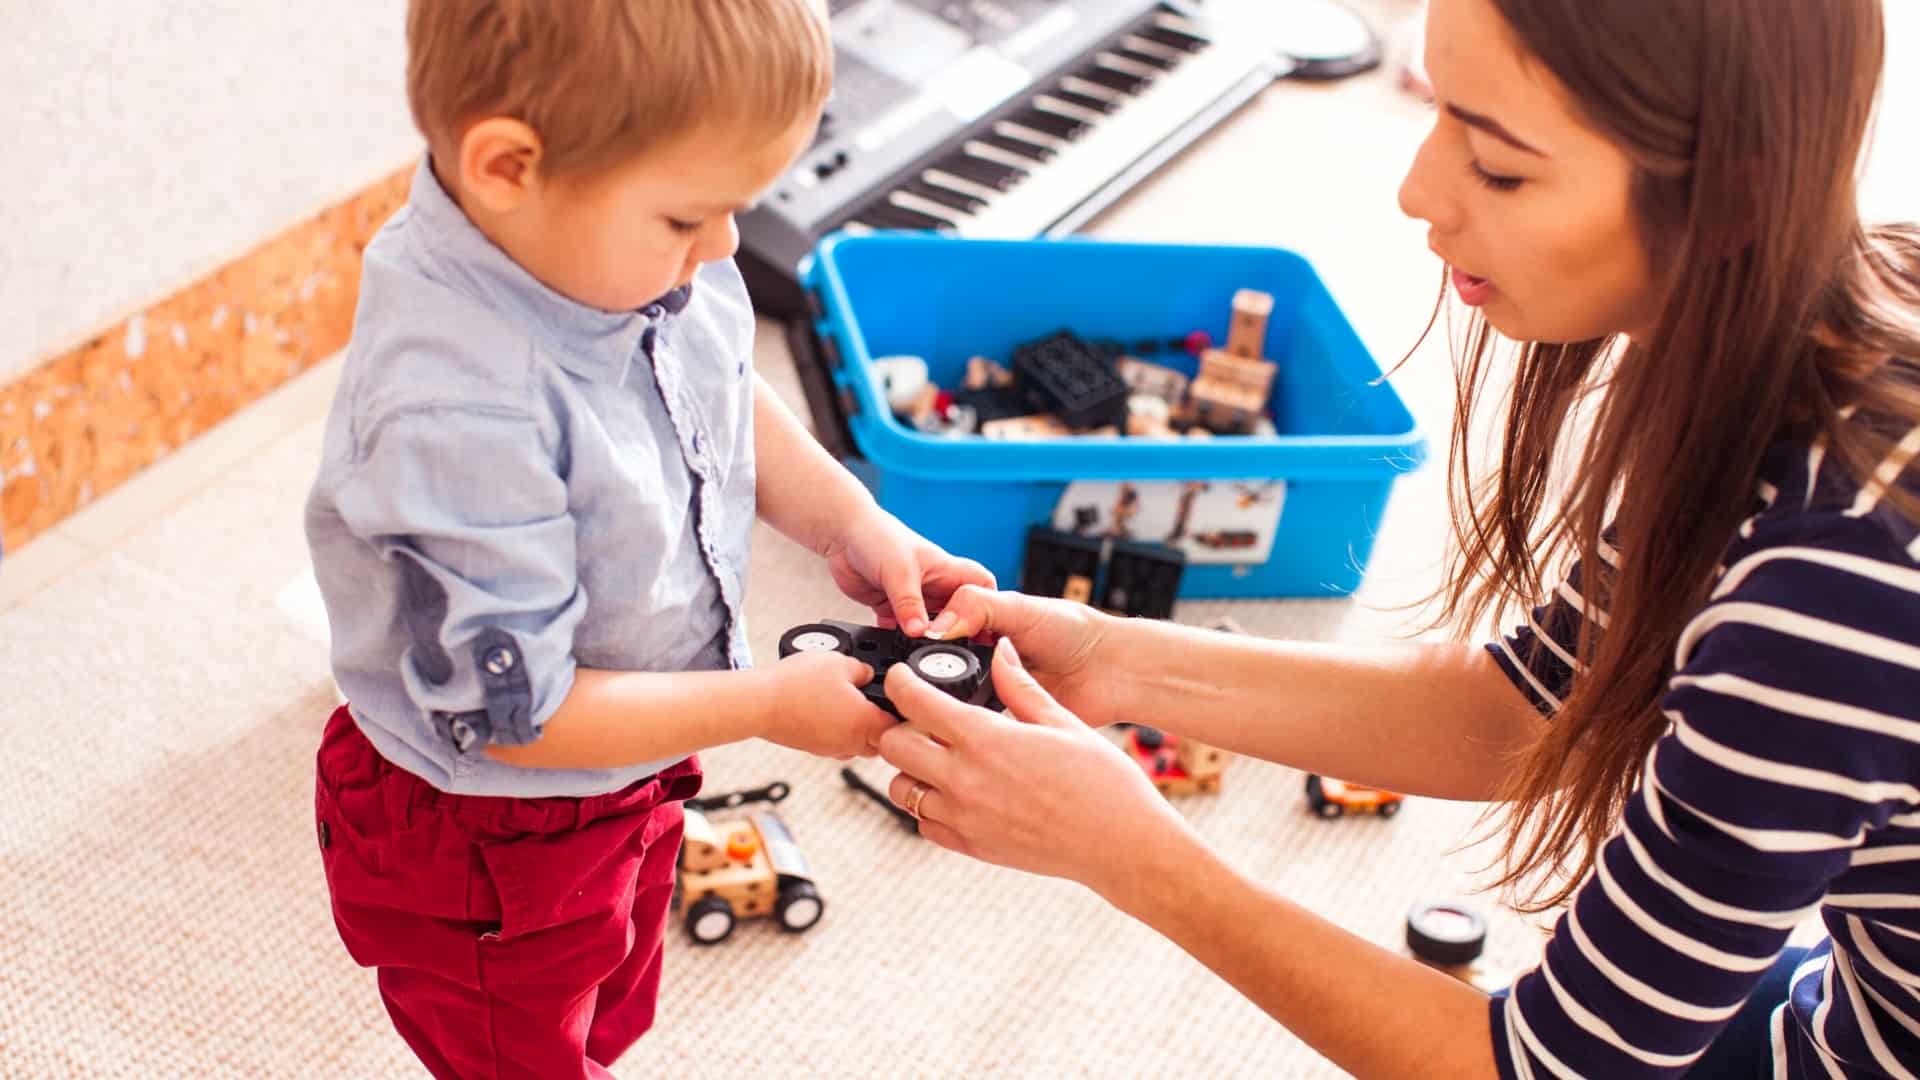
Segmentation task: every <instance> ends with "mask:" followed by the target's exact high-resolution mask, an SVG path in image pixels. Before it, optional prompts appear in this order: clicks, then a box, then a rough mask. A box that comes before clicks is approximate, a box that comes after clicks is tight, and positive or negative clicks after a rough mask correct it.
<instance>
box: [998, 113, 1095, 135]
mask: <svg viewBox="0 0 1920 1080" xmlns="http://www.w3.org/2000/svg"><path fill="white" fill-rule="evenodd" d="M1013 119H1014V122H1016V123H1020V124H1025V125H1026V126H1028V127H1030V128H1032V129H1033V130H1035V131H1040V132H1045V133H1046V134H1048V135H1057V136H1059V137H1060V138H1062V139H1077V138H1079V137H1080V136H1082V135H1085V134H1086V133H1087V132H1089V131H1092V130H1093V125H1092V124H1089V123H1087V122H1086V121H1084V120H1075V119H1074V118H1073V117H1071V116H1061V115H1060V114H1059V113H1055V112H1048V111H1046V110H1045V109H1027V110H1025V111H1023V112H1021V113H1019V114H1018V115H1016V116H1015V117H1014V118H1013Z"/></svg>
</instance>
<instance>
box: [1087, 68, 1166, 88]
mask: <svg viewBox="0 0 1920 1080" xmlns="http://www.w3.org/2000/svg"><path fill="white" fill-rule="evenodd" d="M1080 77H1081V78H1083V79H1085V80H1087V81H1088V82H1094V83H1099V84H1100V85H1101V86H1104V87H1106V88H1107V89H1109V90H1118V91H1120V92H1121V93H1123V94H1138V93H1140V92H1141V91H1142V90H1145V89H1146V88H1147V87H1149V86H1151V85H1153V80H1152V79H1144V78H1141V77H1140V76H1138V75H1130V74H1128V73H1127V72H1124V71H1115V70H1113V69H1112V68H1110V67H1105V66H1102V65H1098V64H1096V65H1095V66H1093V67H1090V68H1088V69H1086V70H1085V71H1082V72H1081V73H1080Z"/></svg>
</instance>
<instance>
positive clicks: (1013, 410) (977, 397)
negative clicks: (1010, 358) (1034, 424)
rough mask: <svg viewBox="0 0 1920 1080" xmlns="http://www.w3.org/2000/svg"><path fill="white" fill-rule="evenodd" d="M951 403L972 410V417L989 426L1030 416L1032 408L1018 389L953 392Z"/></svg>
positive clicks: (1025, 396)
mask: <svg viewBox="0 0 1920 1080" xmlns="http://www.w3.org/2000/svg"><path fill="white" fill-rule="evenodd" d="M953 403H954V405H955V406H956V407H958V406H966V407H967V408H970V409H972V410H973V414H974V416H976V417H978V418H979V422H980V423H982V424H991V423H993V422H994V421H995V420H1007V419H1011V418H1013V417H1016V416H1030V415H1032V413H1033V406H1032V405H1030V404H1029V403H1028V402H1027V395H1026V394H1025V393H1023V392H1021V390H1020V389H1019V388H1018V387H1012V386H989V387H986V388H984V389H980V390H955V391H954V392H953Z"/></svg>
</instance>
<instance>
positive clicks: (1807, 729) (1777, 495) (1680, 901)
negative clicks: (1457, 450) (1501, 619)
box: [1488, 428, 1920, 1080]
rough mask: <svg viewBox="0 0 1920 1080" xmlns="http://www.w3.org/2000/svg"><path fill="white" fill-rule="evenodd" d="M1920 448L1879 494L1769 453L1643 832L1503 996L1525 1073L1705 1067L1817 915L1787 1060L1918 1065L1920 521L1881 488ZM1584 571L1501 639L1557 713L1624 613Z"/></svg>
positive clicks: (1634, 822)
mask: <svg viewBox="0 0 1920 1080" xmlns="http://www.w3.org/2000/svg"><path fill="white" fill-rule="evenodd" d="M1917 453H1920V428H1917V429H1915V430H1914V431H1913V432H1911V433H1910V434H1908V435H1907V437H1906V439H1905V440H1904V441H1903V442H1902V443H1901V444H1900V445H1899V447H1898V448H1897V449H1896V450H1895V452H1894V453H1893V454H1892V455H1890V457H1889V458H1888V460H1887V462H1886V463H1885V464H1883V466H1882V467H1881V469H1880V471H1879V473H1877V474H1876V476H1875V477H1874V479H1873V482H1871V483H1869V484H1867V485H1866V486H1865V487H1864V488H1862V487H1861V486H1859V485H1857V484H1854V483H1852V482H1851V481H1850V480H1849V479H1848V478H1847V477H1846V475H1845V470H1843V469H1842V468H1840V467H1839V466H1838V465H1836V464H1834V463H1831V462H1824V461H1823V456H1824V455H1823V454H1822V453H1821V451H1820V449H1819V448H1817V447H1816V448H1815V449H1813V450H1812V451H1809V450H1807V449H1806V448H1805V447H1804V446H1802V447H1797V448H1796V447H1791V446H1785V445H1783V446H1779V447H1776V448H1775V450H1774V451H1772V452H1771V453H1769V454H1768V456H1767V460H1766V462H1765V464H1764V466H1763V468H1762V470H1761V479H1760V484H1759V492H1758V496H1759V498H1758V502H1757V504H1756V506H1757V512H1756V513H1755V514H1754V516H1753V517H1751V518H1749V519H1748V520H1747V521H1746V522H1745V523H1743V524H1742V525H1741V527H1740V530H1739V535H1738V536H1737V537H1736V538H1735V540H1734V542H1733V543H1732V545H1731V546H1730V547H1729V548H1728V549H1727V553H1726V558H1725V561H1724V563H1723V564H1722V569H1721V574H1720V577H1719V579H1718V582H1717V584H1716V585H1715V587H1714V589H1713V593H1712V597H1711V600H1710V601H1709V602H1708V604H1707V605H1706V606H1705V607H1704V608H1702V609H1701V611H1700V612H1699V613H1698V614H1697V615H1696V616H1695V617H1694V618H1693V620H1692V622H1691V623H1690V624H1689V625H1688V626H1687V627H1686V631H1685V633H1683V634H1682V635H1681V638H1680V641H1679V647H1678V650H1677V654H1676V658H1675V664H1676V674H1675V675H1674V678H1673V680H1672V682H1671V683H1670V684H1669V688H1668V692H1667V695H1666V697H1665V699H1664V701H1663V705H1662V707H1663V709H1664V710H1665V712H1666V714H1667V717H1668V719H1669V721H1670V726H1669V728H1668V730H1667V732H1666V734H1665V735H1664V736H1663V737H1662V738H1661V739H1660V740H1659V742H1658V743H1657V744H1656V745H1655V746H1654V748H1653V752H1652V753H1651V754H1650V755H1649V756H1648V759H1647V763H1646V770H1645V773H1644V774H1643V776H1642V778H1641V783H1640V785H1639V787H1638V789H1637V790H1636V791H1635V792H1634V794H1633V796H1632V797H1631V798H1630V799H1629V801H1628V805H1627V810H1626V814H1625V818H1624V821H1623V822H1622V825H1621V827H1620V830H1619V831H1618V832H1617V833H1615V835H1614V836H1613V837H1612V838H1611V839H1610V840H1609V841H1608V842H1607V843H1606V845H1605V846H1604V848H1603V849H1602V857H1601V859H1600V862H1599V865H1598V866H1597V867H1596V869H1595V872H1594V873H1593V874H1592V875H1591V876H1590V877H1589V878H1588V879H1587V880H1586V881H1585V882H1583V883H1582V885H1581V887H1580V889H1579V891H1578V892H1577V893H1576V894H1575V896H1574V900H1573V903H1572V904H1570V905H1569V907H1568V910H1567V912H1566V913H1565V914H1564V915H1562V916H1561V918H1560V919H1559V921H1558V923H1557V924H1556V926H1555V928H1554V934H1553V937H1552V939H1551V940H1550V941H1549V942H1548V944H1547V948H1546V953H1545V956H1544V958H1543V960H1542V962H1541V964H1540V966H1539V967H1538V968H1537V969H1535V970H1533V971H1531V972H1529V973H1528V974H1526V975H1525V976H1523V977H1522V978H1521V979H1520V980H1519V981H1518V982H1516V983H1515V984H1514V988H1513V992H1512V994H1511V995H1509V996H1507V997H1505V998H1494V999H1493V1001H1492V1018H1493V1041H1494V1055H1495V1058H1496V1060H1497V1061H1498V1063H1499V1068H1500V1075H1501V1076H1502V1077H1503V1078H1509V1080H1512V1078H1531V1077H1608V1078H1612V1077H1642V1076H1647V1077H1651V1076H1662V1077H1667V1076H1679V1075H1681V1074H1682V1073H1684V1072H1685V1071H1686V1069H1687V1067H1688V1066H1689V1065H1690V1064H1691V1063H1692V1062H1693V1061H1694V1060H1695V1059H1696V1058H1697V1057H1699V1056H1700V1054H1701V1053H1702V1052H1703V1051H1704V1050H1705V1049H1706V1047H1707V1046H1708V1044H1709V1043H1711V1042H1712V1041H1713V1039H1714V1036H1715V1035H1716V1034H1718V1033H1719V1032H1720V1030H1721V1028H1722V1027H1724V1026H1725V1024H1726V1022H1727V1021H1728V1020H1729V1019H1731V1018H1732V1016H1733V1014H1734V1013H1735V1012H1736V1011H1738V1010H1739V1008H1740V1006H1741V1004H1742V1003H1743V1002H1744V1000H1745V998H1746V996H1747V993H1748V991H1749V990H1751V989H1752V988H1753V986H1754V985H1755V983H1757V982H1758V981H1759V979H1760V977H1761V976H1762V975H1763V974H1764V973H1765V972H1766V971H1767V969H1768V968H1769V967H1770V966H1771V965H1772V963H1773V961H1774V959H1775V958H1776V957H1777V956H1778V955H1779V953H1780V951H1781V949H1782V948H1783V947H1784V946H1785V945H1786V942H1787V937H1788V934H1789V933H1790V932H1791V931H1792V930H1793V928H1794V927H1795V926H1797V925H1799V924H1800V923H1801V922H1802V921H1804V920H1805V918H1806V917H1807V916H1808V915H1810V914H1812V913H1813V912H1814V911H1816V910H1817V911H1818V912H1819V914H1820V917H1821V919H1822V920H1823V922H1824V923H1825V926H1826V930H1827V934H1828V939H1827V940H1826V941H1824V942H1822V943H1821V944H1820V945H1818V946H1817V947H1815V948H1814V949H1813V950H1812V951H1811V952H1809V953H1808V955H1807V959H1806V962H1805V963H1804V964H1803V965H1802V966H1801V967H1800V969H1799V970H1798V971H1797V972H1796V973H1795V975H1794V979H1793V990H1792V995H1791V999H1790V1001H1789V1002H1788V1003H1786V1004H1785V1005H1784V1006H1782V1007H1781V1008H1780V1009H1777V1010H1775V1012H1774V1014H1773V1023H1772V1030H1773V1057H1774V1075H1776V1076H1779V1077H1853V1076H1883V1075H1886V1076H1915V1075H1920V537H1917V536H1916V528H1915V523H1914V522H1912V521H1909V520H1906V519H1905V518H1903V517H1901V516H1899V515H1898V514H1897V513H1896V512H1895V511H1894V510H1893V508H1892V507H1891V506H1890V505H1889V504H1886V503H1884V502H1883V501H1882V498H1881V496H1882V494H1883V493H1884V492H1885V491H1886V489H1887V488H1888V487H1889V486H1891V485H1893V484H1896V483H1897V484H1901V485H1903V486H1908V487H1916V486H1920V477H1917V476H1916V474H1920V469H1913V470H1909V468H1908V466H1909V465H1910V464H1911V463H1912V462H1913V459H1914V457H1915V455H1916V454H1917ZM1823 464H1824V466H1825V467H1824V468H1823ZM1601 554H1602V557H1603V558H1604V559H1606V560H1607V561H1609V562H1612V561H1615V560H1616V559H1617V557H1618V556H1617V553H1615V552H1612V551H1610V550H1606V549H1603V550H1602V552H1601ZM1577 582H1578V578H1577V576H1576V577H1575V578H1574V579H1572V580H1571V581H1570V582H1569V583H1568V584H1565V585H1562V586H1561V587H1560V589H1559V592H1558V594H1557V595H1556V596H1555V597H1554V598H1553V599H1552V600H1551V602H1550V603H1549V604H1548V605H1547V606H1545V607H1541V608H1538V609H1536V610H1535V611H1534V612H1533V613H1532V616H1531V617H1530V618H1529V619H1528V621H1527V623H1526V624H1525V625H1523V626H1522V627H1520V628H1519V629H1517V630H1516V631H1515V632H1514V633H1513V634H1512V635H1511V636H1509V637H1507V638H1506V639H1505V640H1503V641H1499V642H1495V643H1494V644H1492V645H1489V646H1488V648H1489V649H1490V650H1491V651H1492V652H1493V654H1494V655H1495V657H1496V658H1497V659H1498V660H1499V661H1500V663H1501V666H1502V667H1504V668H1505V669H1506V671H1507V674H1508V676H1509V677H1510V678H1512V679H1513V680H1514V682H1515V684H1516V685H1518V686H1519V687H1520V689H1521V690H1522V691H1523V692H1524V693H1526V694H1527V695H1528V697H1529V698H1530V699H1532V700H1533V701H1534V702H1535V703H1536V704H1537V705H1538V706H1539V707H1540V708H1541V709H1542V710H1543V711H1546V712H1548V713H1551V712H1552V711H1553V710H1554V709H1555V708H1557V707H1558V705H1559V703H1560V701H1561V699H1562V698H1563V697H1564V696H1565V694H1566V693H1567V691H1568V688H1569V686H1570V683H1571V680H1572V678H1573V676H1574V673H1575V665H1574V663H1573V659H1574V658H1573V643H1574V641H1575V637H1576V635H1577V633H1578V631H1579V628H1580V624H1581V621H1582V620H1583V619H1586V618H1592V619H1593V620H1594V621H1595V623H1596V624H1597V625H1596V630H1598V631H1602V632H1603V631H1604V628H1605V626H1606V622H1607V615H1606V612H1605V611H1602V610H1595V611H1591V612H1588V611H1586V610H1584V605H1583V603H1582V600H1581V596H1580V592H1579V586H1578V583H1577Z"/></svg>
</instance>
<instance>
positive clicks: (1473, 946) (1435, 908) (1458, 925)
mask: <svg viewBox="0 0 1920 1080" xmlns="http://www.w3.org/2000/svg"><path fill="white" fill-rule="evenodd" d="M1486 947H1487V920H1486V919H1484V918H1481V916H1480V914H1479V912H1476V911H1474V910H1473V909H1472V908H1470V907H1467V906H1466V905H1465V904H1459V903H1454V902H1451V901H1443V902H1439V903H1424V904H1415V905H1414V906H1413V910H1412V911H1409V912H1407V948H1408V949H1409V950H1411V951H1412V952H1413V955H1415V956H1417V957H1419V958H1420V959H1422V960H1425V961H1426V962H1427V963H1429V964H1439V965H1441V966H1442V967H1455V966H1458V965H1461V964H1471V963H1473V962H1474V961H1475V960H1477V959H1479V958H1480V953H1481V952H1482V951H1483V950H1484V949H1485V948H1486Z"/></svg>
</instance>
